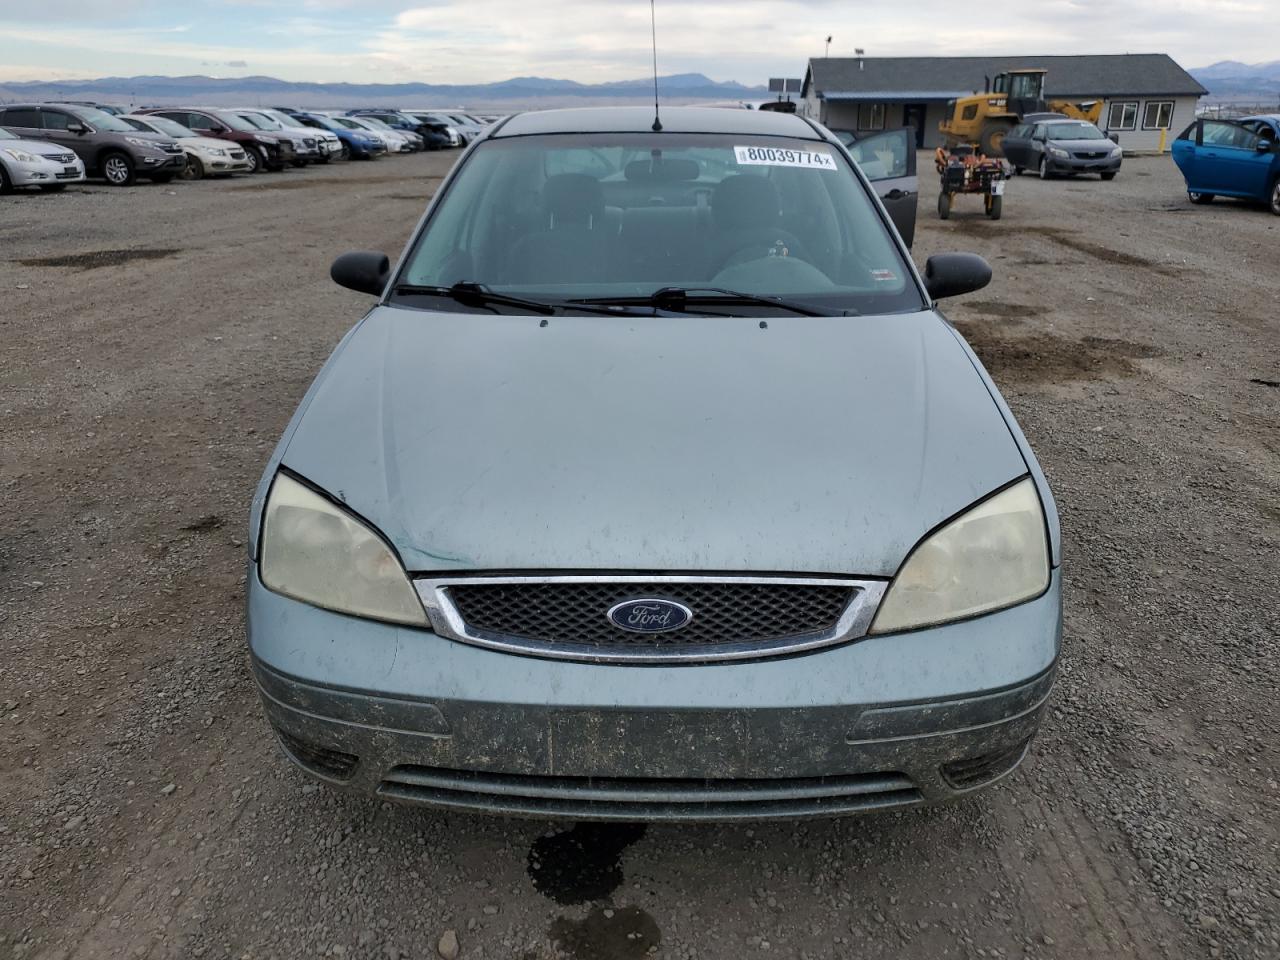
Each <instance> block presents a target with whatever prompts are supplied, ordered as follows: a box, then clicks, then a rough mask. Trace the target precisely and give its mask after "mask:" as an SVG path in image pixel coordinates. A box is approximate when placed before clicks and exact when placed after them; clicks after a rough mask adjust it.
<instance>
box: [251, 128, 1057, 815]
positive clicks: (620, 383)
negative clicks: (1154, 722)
mask: <svg viewBox="0 0 1280 960" xmlns="http://www.w3.org/2000/svg"><path fill="white" fill-rule="evenodd" d="M642 113H643V111H638V110H637V111H634V112H633V111H627V110H610V111H573V112H569V113H563V114H562V113H557V112H554V111H553V112H548V113H544V114H539V115H529V116H525V117H517V118H515V119H513V120H510V121H507V122H506V123H503V124H499V125H498V126H497V127H495V128H494V129H493V130H491V131H490V132H489V133H488V134H487V135H486V136H485V137H484V138H483V139H482V140H481V142H480V143H479V144H477V145H476V146H475V147H474V148H473V150H472V152H471V153H470V154H468V156H467V158H466V159H464V161H463V162H462V163H461V164H460V166H459V169H458V170H456V171H455V172H454V174H453V175H452V176H451V178H450V180H449V181H448V182H447V183H446V184H445V185H444V186H443V187H442V189H441V191H440V194H439V195H438V196H437V198H436V200H435V201H434V202H433V204H432V207H431V209H430V210H429V211H428V213H427V216H426V217H425V218H424V220H423V223H422V224H421V225H420V226H419V229H418V231H417V232H416V234H415V237H414V239H413V240H412V241H411V242H410V244H409V247H408V250H407V251H406V253H405V256H404V257H403V258H402V260H401V262H400V263H399V264H398V265H397V266H396V267H395V268H394V269H392V267H391V265H390V263H389V262H388V261H387V260H386V258H385V257H379V256H377V255H369V254H362V255H353V256H349V257H347V258H343V259H341V260H340V261H339V262H338V263H337V264H335V266H334V277H335V279H337V280H338V281H339V282H341V283H344V284H345V285H347V286H350V287H353V288H355V289H361V290H365V291H367V292H370V293H375V294H377V295H378V296H379V303H378V305H377V306H376V307H375V308H374V309H373V310H372V311H371V312H370V313H369V314H368V315H367V316H366V317H365V318H364V319H363V320H362V321H361V322H360V324H358V325H357V326H356V327H355V328H354V329H353V330H352V331H351V332H350V333H349V334H348V335H347V337H346V338H345V339H344V340H343V342H342V343H341V344H340V345H339V347H338V348H337V350H336V351H335V352H334V355H333V356H332V357H331V358H330V360H329V362H328V363H327V364H326V366H325V367H324V369H323V370H322V371H321V373H320V374H319V376H318V377H317V379H316V381H315V383H314V384H313V385H312V387H311V389H310V391H309V392H308V394H307V396H306V398H305V399H304V400H303V402H302V405H301V406H300V408H299V411H298V413H297V414H295V416H294V418H293V421H292V422H291V424H290V425H289V427H288V429H287V430H286V433H285V435H284V437H283V438H282V440H281V442H280V444H279V446H278V448H277V450H276V453H275V455H274V456H273V458H272V461H271V463H270V464H269V465H268V468H267V470H266V472H265V473H264V476H263V480H262V484H261V486H260V488H259V491H258V495H257V497H256V499H255V503H254V508H253V513H252V518H251V538H250V539H251V544H250V546H251V559H250V570H249V577H248V624H249V644H250V650H251V654H252V662H253V668H254V674H255V677H256V679H257V682H258V685H259V687H260V689H261V693H262V698H263V702H264V704H265V708H266V713H267V716H268V718H269V720H270V722H271V725H272V727H273V729H274V731H275V733H276V734H277V736H278V738H279V741H280V743H281V745H282V746H283V748H284V750H285V752H286V754H287V755H288V756H289V757H290V758H291V759H292V760H293V761H294V762H295V763H297V764H298V765H299V766H301V767H302V768H303V769H304V770H305V771H307V772H308V773H309V774H310V775H312V776H314V777H316V778H319V779H321V780H323V781H326V782H328V783H330V784H332V785H334V786H342V787H347V788H352V789H358V790H363V791H366V792H368V793H372V794H376V795H378V796H382V797H385V798H388V799H394V800H399V801H407V802H417V803H423V804H429V805H434V806H439V807H456V808H466V809H474V810H483V811H490V812H494V813H503V814H519V815H533V816H547V817H556V818H568V819H677V820H678V819H694V820H697V819H713V820H732V819H756V818H769V817H806V816H818V815H835V814H848V813H855V812H860V811H867V810H876V809H883V808H891V807H900V806H905V805H912V804H919V803H924V802H929V801H939V800H946V799H949V798H953V797H956V796H960V795H963V794H966V793H968V792H970V791H972V790H975V789H978V788H980V787H983V786H986V785H989V784H991V783H994V782H996V781H997V780H999V779H1000V778H1001V777H1003V776H1005V775H1007V774H1008V773H1009V772H1010V771H1012V770H1013V769H1015V768H1016V767H1017V766H1018V764H1019V763H1020V762H1021V760H1022V759H1023V757H1024V755H1025V754H1026V752H1027V750H1028V747H1029V745H1030V743H1031V741H1032V738H1033V737H1034V735H1035V732H1036V729H1037V726H1038V724H1039V720H1040V715H1041V712H1042V710H1043V708H1044V704H1045V702H1046V699H1047V698H1048V696H1049V694H1050V690H1051V687H1052V684H1053V680H1054V671H1055V665H1056V662H1057V657H1058V649H1059V644H1060V636H1061V622H1062V618H1061V580H1060V571H1059V562H1060V561H1059V553H1060V548H1059V543H1058V539H1059V538H1058V529H1057V518H1056V512H1055V510H1054V506H1053V500H1052V497H1051V495H1050V493H1049V489H1048V486H1047V484H1046V482H1045V480H1044V477H1043V474H1042V473H1041V471H1040V468H1039V466H1038V464H1037V463H1036V461H1035V458H1034V456H1033V455H1032V453H1031V451H1030V448H1029V446H1028V445H1027V443H1026V440H1025V438H1024V437H1023V436H1022V433H1021V431H1020V430H1019V429H1018V427H1017V425H1016V423H1015V422H1014V420H1013V417H1012V415H1011V414H1010V412H1009V410H1008V408H1007V406H1006V405H1005V404H1004V402H1003V400H1002V399H1001V398H1000V396H999V393H998V392H997V391H996V389H995V387H994V385H993V384H992V383H991V381H990V378H989V377H988V376H987V374H986V372H985V371H984V370H983V369H982V367H981V364H980V363H979V362H978V361H977V359H976V357H975V356H974V355H973V353H972V351H971V350H970V349H969V348H968V346H967V344H965V342H964V341H963V339H962V338H961V337H960V336H959V335H958V334H957V332H956V331H955V330H954V329H953V328H952V327H951V326H950V325H949V324H947V323H946V321H945V320H944V319H943V318H942V317H941V315H940V314H939V313H938V312H937V311H936V309H935V303H934V301H935V299H936V298H937V297H939V296H943V295H946V294H949V293H956V292H960V291H962V290H964V289H974V288H976V286H978V285H980V284H981V283H982V282H985V276H982V265H980V264H978V265H975V260H976V258H968V259H966V258H963V257H960V258H950V259H948V258H946V257H941V258H935V261H931V264H930V268H929V270H928V271H927V272H926V276H925V277H920V276H919V275H918V274H917V273H916V271H915V270H914V268H913V267H912V265H911V263H910V260H909V258H908V257H907V255H906V253H905V250H904V249H903V248H902V246H901V242H900V240H899V239H898V238H897V236H896V234H895V233H894V232H893V231H892V228H891V226H890V225H889V221H888V220H887V218H886V216H885V213H884V210H883V208H882V207H881V206H880V204H879V202H878V201H877V200H876V198H875V194H874V191H873V190H872V189H871V187H870V185H869V184H868V183H867V182H866V180H865V178H864V177H863V176H862V174H861V173H860V172H859V171H858V170H857V168H856V167H855V166H854V164H853V163H852V161H851V159H850V158H849V155H848V154H847V153H846V152H845V151H844V149H843V147H841V146H840V145H839V143H838V142H836V141H834V140H832V139H830V138H829V135H827V134H826V133H825V131H822V130H821V128H816V127H813V126H811V125H809V124H807V123H806V122H805V121H803V120H801V119H799V118H796V117H791V116H785V115H772V114H770V115H765V114H760V115H749V116H746V117H739V116H738V115H737V112H735V111H714V110H696V109H686V110H671V111H667V112H665V113H664V118H663V120H664V129H663V130H662V131H660V132H655V131H651V130H650V129H649V127H650V125H651V124H652V115H649V116H648V117H647V118H646V117H644V116H642ZM531 198H533V199H531ZM986 276H989V272H988V273H987V274H986Z"/></svg>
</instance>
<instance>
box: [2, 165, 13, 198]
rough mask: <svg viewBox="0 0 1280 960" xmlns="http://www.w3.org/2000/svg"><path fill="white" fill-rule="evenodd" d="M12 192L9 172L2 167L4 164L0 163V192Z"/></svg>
mask: <svg viewBox="0 0 1280 960" xmlns="http://www.w3.org/2000/svg"><path fill="white" fill-rule="evenodd" d="M6 193H13V182H12V181H11V180H10V179H9V173H8V171H7V170H5V168H4V164H3V163H0V194H6Z"/></svg>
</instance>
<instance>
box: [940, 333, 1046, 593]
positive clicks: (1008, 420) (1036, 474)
mask: <svg viewBox="0 0 1280 960" xmlns="http://www.w3.org/2000/svg"><path fill="white" fill-rule="evenodd" d="M947 329H949V330H950V331H951V334H952V336H954V337H955V338H956V340H957V341H958V342H959V344H960V346H961V348H963V350H964V352H965V353H966V354H967V355H968V357H969V360H970V362H972V363H973V369H974V370H975V371H976V372H977V374H978V376H980V377H981V378H982V382H983V383H984V384H985V385H986V388H987V391H988V392H989V393H990V394H991V399H992V401H994V403H995V405H996V407H998V408H999V410H1000V415H1001V416H1002V417H1004V422H1005V424H1006V425H1007V426H1008V428H1009V434H1010V436H1012V437H1013V440H1014V443H1016V444H1017V445H1018V450H1019V451H1020V452H1021V453H1022V458H1023V459H1024V460H1026V462H1027V470H1028V472H1030V474H1031V477H1032V479H1033V480H1034V481H1035V485H1036V490H1037V492H1039V494H1040V502H1041V503H1042V504H1043V505H1044V519H1045V523H1046V525H1047V526H1048V528H1049V531H1048V532H1049V561H1050V563H1051V565H1052V566H1053V567H1055V568H1056V567H1058V566H1060V565H1061V563H1062V531H1061V528H1060V524H1059V520H1058V505H1057V503H1055V502H1054V499H1053V491H1051V490H1050V489H1049V481H1048V479H1047V478H1046V477H1045V475H1044V470H1042V469H1041V467H1040V461H1039V460H1037V459H1036V455H1035V454H1034V453H1033V452H1032V450H1031V444H1030V443H1029V442H1027V438H1026V435H1025V434H1023V432H1022V428H1021V427H1020V426H1018V421H1017V420H1016V419H1015V418H1014V416H1013V411H1012V410H1010V409H1009V404H1008V403H1007V402H1005V399H1004V397H1003V396H1001V394H1000V391H999V390H998V389H997V388H996V385H995V381H993V380H992V379H991V374H989V373H987V369H986V367H984V366H983V365H982V361H981V360H979V359H978V355H977V354H976V353H974V352H973V348H972V347H971V346H969V342H968V341H967V340H965V338H964V337H962V336H961V335H960V331H958V330H957V329H956V328H955V327H954V326H952V325H951V324H950V322H948V323H947Z"/></svg>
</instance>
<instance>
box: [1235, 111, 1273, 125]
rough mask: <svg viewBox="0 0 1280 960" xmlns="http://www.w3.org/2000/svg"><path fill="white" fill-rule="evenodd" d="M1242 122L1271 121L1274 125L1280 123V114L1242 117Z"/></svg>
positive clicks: (1259, 114)
mask: <svg viewBox="0 0 1280 960" xmlns="http://www.w3.org/2000/svg"><path fill="white" fill-rule="evenodd" d="M1240 119H1241V120H1269V121H1271V122H1272V123H1280V113H1255V114H1254V115H1253V116H1251V117H1241V118H1240Z"/></svg>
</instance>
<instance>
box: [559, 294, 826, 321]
mask: <svg viewBox="0 0 1280 960" xmlns="http://www.w3.org/2000/svg"><path fill="white" fill-rule="evenodd" d="M689 294H700V296H692V297H691V296H689ZM570 302H572V303H613V304H623V305H626V304H637V305H639V304H647V305H649V306H653V307H657V308H658V309H659V310H674V311H682V312H683V311H686V310H688V309H690V308H692V309H693V310H694V311H695V312H702V311H701V310H700V308H701V307H702V306H704V305H705V306H725V307H731V306H741V305H742V304H744V303H751V304H759V305H761V306H765V307H776V308H777V309H779V310H786V311H788V312H789V313H798V314H800V315H801V316H805V317H826V316H830V314H829V313H828V312H827V311H824V310H819V309H816V308H815V307H810V306H808V305H806V304H803V303H796V302H795V301H794V300H784V299H782V298H781V297H766V296H764V295H763V294H754V293H742V292H741V291H738V290H729V289H728V288H726V287H663V288H661V289H660V290H655V291H653V293H651V294H649V295H648V296H644V297H612V298H611V297H600V298H595V297H592V298H587V299H583V300H574V301H570ZM842 313H844V314H845V315H847V314H848V311H847V310H844V311H842Z"/></svg>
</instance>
